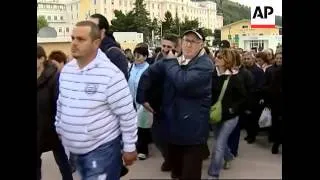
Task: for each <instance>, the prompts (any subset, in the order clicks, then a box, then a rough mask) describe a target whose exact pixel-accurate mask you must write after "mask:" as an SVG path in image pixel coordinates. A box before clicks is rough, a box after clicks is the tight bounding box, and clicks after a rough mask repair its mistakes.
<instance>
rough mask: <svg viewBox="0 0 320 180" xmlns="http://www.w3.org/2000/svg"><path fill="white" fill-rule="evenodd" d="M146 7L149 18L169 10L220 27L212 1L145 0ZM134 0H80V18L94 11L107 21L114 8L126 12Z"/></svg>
mask: <svg viewBox="0 0 320 180" xmlns="http://www.w3.org/2000/svg"><path fill="white" fill-rule="evenodd" d="M144 2H145V4H146V9H147V10H148V11H149V13H150V15H149V17H150V19H151V20H152V19H154V18H157V19H158V20H164V15H165V13H166V12H167V11H170V12H171V14H172V16H173V17H175V15H176V12H178V17H179V18H180V19H181V20H184V19H185V17H188V18H189V19H190V20H194V19H198V21H199V23H200V26H201V27H205V28H209V29H212V30H214V29H215V28H221V27H222V25H223V24H222V23H221V22H222V21H221V17H217V9H216V3H214V2H212V1H201V2H194V1H191V0H145V1H144ZM134 3H135V0H80V8H79V10H80V12H79V14H80V19H79V20H84V19H85V18H87V17H88V16H90V15H92V14H94V13H101V14H103V15H105V16H106V17H107V19H108V21H109V23H110V22H111V20H112V19H113V18H114V13H113V11H114V10H121V11H122V12H123V13H128V12H129V11H131V10H132V9H133V8H134Z"/></svg>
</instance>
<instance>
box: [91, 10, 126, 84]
mask: <svg viewBox="0 0 320 180" xmlns="http://www.w3.org/2000/svg"><path fill="white" fill-rule="evenodd" d="M90 21H92V22H94V23H95V24H97V25H98V27H99V29H100V33H101V39H102V41H101V45H100V49H101V50H102V51H103V52H104V53H105V54H106V55H107V56H108V58H109V59H110V60H111V62H112V63H113V64H115V65H116V66H117V67H118V68H119V69H120V70H121V71H122V72H123V74H124V75H125V77H126V79H127V80H128V61H127V58H126V56H125V54H124V53H123V52H122V50H121V49H120V46H119V44H118V43H117V42H116V41H115V38H114V36H113V35H112V33H110V32H109V23H108V20H107V19H106V17H104V16H103V15H101V14H93V15H91V16H90Z"/></svg>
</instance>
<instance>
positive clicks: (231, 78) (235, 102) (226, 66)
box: [208, 48, 246, 179]
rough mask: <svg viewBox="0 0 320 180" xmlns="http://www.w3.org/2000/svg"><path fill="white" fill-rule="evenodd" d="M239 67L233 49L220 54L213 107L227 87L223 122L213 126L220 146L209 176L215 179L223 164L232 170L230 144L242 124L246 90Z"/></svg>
mask: <svg viewBox="0 0 320 180" xmlns="http://www.w3.org/2000/svg"><path fill="white" fill-rule="evenodd" d="M235 65H236V55H235V53H234V52H232V50H231V49H229V48H227V49H222V50H220V51H219V52H218V54H217V57H216V58H215V66H216V69H215V71H214V72H213V77H212V105H213V104H215V103H216V102H217V100H218V97H219V96H220V93H221V91H222V89H223V84H224V83H225V82H226V84H227V86H226V89H225V94H224V96H223V98H222V100H221V103H222V119H221V121H220V122H218V123H217V124H214V125H212V128H213V132H214V135H215V136H214V137H215V139H216V145H215V147H214V148H213V152H212V159H211V163H210V166H209V170H208V174H209V176H210V178H213V179H218V178H219V174H220V169H221V166H222V164H223V161H225V164H224V167H225V168H229V167H230V161H231V160H232V159H233V155H232V153H231V152H230V149H229V147H228V144H227V142H228V139H229V136H230V134H231V132H232V131H233V130H234V128H235V127H236V125H237V123H238V119H239V113H240V107H241V105H243V103H244V102H245V100H246V92H245V88H244V85H243V84H242V82H241V80H240V79H239V76H238V71H236V70H235V69H234V67H235Z"/></svg>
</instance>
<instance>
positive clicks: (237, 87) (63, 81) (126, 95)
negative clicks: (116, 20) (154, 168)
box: [37, 14, 283, 180]
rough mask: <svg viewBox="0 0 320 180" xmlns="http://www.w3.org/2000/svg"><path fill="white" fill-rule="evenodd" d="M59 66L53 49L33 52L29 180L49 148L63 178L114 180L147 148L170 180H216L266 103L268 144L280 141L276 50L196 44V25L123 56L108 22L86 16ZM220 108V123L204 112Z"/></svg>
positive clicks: (200, 40)
mask: <svg viewBox="0 0 320 180" xmlns="http://www.w3.org/2000/svg"><path fill="white" fill-rule="evenodd" d="M71 38H72V43H71V55H72V59H71V60H70V61H68V58H67V56H66V55H65V54H64V53H63V52H62V51H59V50H57V51H53V52H51V54H50V55H49V56H48V58H47V56H46V53H45V51H44V49H43V48H42V47H41V46H40V45H38V47H37V93H38V120H37V123H38V124H37V125H38V128H37V138H38V139H37V141H38V151H37V154H38V166H37V167H38V168H37V174H38V180H40V179H41V154H42V153H44V152H48V151H53V154H54V158H55V161H56V163H57V165H58V166H59V169H60V172H61V175H62V178H63V180H71V179H73V177H72V173H73V172H74V171H75V170H77V171H78V172H79V174H80V176H81V178H82V179H83V180H93V179H101V180H102V179H108V180H118V179H120V177H121V176H124V175H125V174H127V173H128V168H127V166H130V165H132V164H133V162H134V161H135V160H137V159H139V160H145V159H147V158H149V157H150V156H149V149H148V145H149V144H150V143H154V144H155V146H156V147H157V148H158V149H159V151H160V152H161V154H162V157H163V163H162V165H161V168H160V169H159V170H161V171H167V172H170V173H171V177H172V178H173V179H201V171H202V162H203V160H205V159H208V158H209V157H210V151H209V149H211V148H209V147H208V145H207V142H208V140H211V139H208V137H209V132H210V131H212V132H213V133H214V140H215V143H213V144H214V145H213V147H212V155H211V159H210V161H211V162H210V166H209V169H208V177H209V178H211V179H219V175H220V172H221V169H222V168H224V169H229V168H230V167H231V163H232V160H233V159H234V158H235V157H237V156H238V146H239V140H240V131H241V129H245V130H246V132H247V137H246V138H245V140H246V141H247V143H249V144H252V143H254V142H255V140H256V136H257V135H258V132H259V131H260V128H259V125H258V121H259V118H260V115H261V113H262V110H263V109H264V108H265V107H268V108H270V109H271V114H272V126H271V127H270V128H268V130H269V141H271V142H273V146H272V149H271V152H272V153H273V154H277V153H278V152H279V146H280V144H282V135H281V134H282V107H283V105H282V88H281V85H282V50H281V48H279V49H277V50H276V53H274V52H273V50H272V49H265V50H262V51H260V52H256V51H243V50H242V49H236V48H231V47H230V43H229V42H228V41H226V40H223V41H222V42H221V44H220V46H219V50H216V51H212V50H210V49H209V48H208V47H205V38H206V37H205V36H204V35H203V32H202V30H201V29H195V30H188V31H186V32H184V33H183V34H182V36H180V37H179V36H177V35H174V34H165V35H164V37H163V38H162V41H161V47H158V48H156V49H155V51H154V52H153V53H152V54H150V50H149V49H150V48H149V46H148V44H146V43H139V44H137V45H136V47H135V48H134V49H133V50H131V49H125V50H123V49H122V48H121V46H120V44H119V43H117V42H116V40H115V38H114V37H113V35H112V33H110V32H109V24H108V21H107V19H106V18H105V17H104V16H103V15H101V14H94V15H92V16H91V17H90V19H89V20H87V21H81V22H78V23H77V24H76V26H75V27H74V29H73V32H72V37H71ZM218 101H220V102H221V121H219V122H217V123H213V124H212V123H210V121H209V119H210V112H211V111H212V106H213V105H215V104H216V102H218Z"/></svg>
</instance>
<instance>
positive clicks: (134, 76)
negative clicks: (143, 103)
mask: <svg viewBox="0 0 320 180" xmlns="http://www.w3.org/2000/svg"><path fill="white" fill-rule="evenodd" d="M148 67H149V64H148V63H147V62H144V63H142V64H133V65H132V69H131V70H130V72H129V74H130V76H129V80H128V85H129V89H130V92H131V95H132V98H133V99H134V101H133V103H134V107H135V108H136V109H137V110H138V109H139V106H140V105H139V103H137V101H136V95H137V89H138V84H139V81H140V77H141V75H142V73H143V72H144V71H145V70H146V69H147V68H148Z"/></svg>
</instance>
